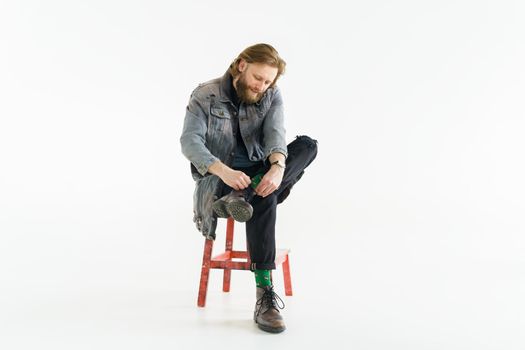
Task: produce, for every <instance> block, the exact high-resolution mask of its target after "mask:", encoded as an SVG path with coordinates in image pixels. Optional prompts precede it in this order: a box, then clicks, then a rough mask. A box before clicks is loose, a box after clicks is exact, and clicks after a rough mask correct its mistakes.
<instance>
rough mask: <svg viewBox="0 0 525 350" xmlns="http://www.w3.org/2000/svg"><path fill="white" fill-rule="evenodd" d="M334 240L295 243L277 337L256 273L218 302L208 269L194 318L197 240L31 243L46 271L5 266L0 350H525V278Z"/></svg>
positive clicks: (515, 271) (507, 268) (508, 266)
mask: <svg viewBox="0 0 525 350" xmlns="http://www.w3.org/2000/svg"><path fill="white" fill-rule="evenodd" d="M195 234H197V233H195ZM336 237H337V235H330V236H327V237H325V238H330V240H331V241H334V238H336ZM359 237H360V238H359ZM385 237H386V236H383V239H385ZM135 238H136V237H135ZM337 238H338V239H339V241H338V242H339V243H340V244H339V245H337V244H334V245H332V244H331V243H329V242H328V241H326V242H325V241H324V239H323V238H322V237H321V238H319V237H318V238H313V236H311V237H310V240H309V241H305V240H297V236H296V237H295V243H294V245H293V249H292V253H291V268H292V278H293V287H294V293H295V294H294V296H292V297H285V296H284V290H283V284H282V274H281V271H280V270H277V272H276V273H275V276H274V279H275V281H276V290H277V292H278V294H280V295H281V297H282V298H283V300H284V301H285V303H286V307H285V309H284V310H283V315H284V317H285V321H286V323H287V327H288V329H287V330H286V331H285V332H284V333H282V334H279V335H273V334H267V333H264V332H262V331H259V330H258V329H257V328H256V326H255V325H254V323H253V321H252V310H253V306H254V293H255V291H254V281H253V276H252V275H251V273H249V272H245V271H234V272H233V275H232V286H231V292H230V293H223V292H222V291H221V286H220V283H221V273H220V271H218V270H213V271H212V274H211V279H210V288H209V294H208V300H207V305H206V307H205V308H198V307H197V305H196V300H197V288H198V279H199V273H200V271H199V266H200V259H201V243H202V241H201V239H200V237H198V236H192V235H188V236H187V237H186V238H185V239H183V241H184V242H185V244H187V249H182V250H179V251H177V245H176V244H175V243H176V239H175V238H173V239H171V240H169V241H168V242H167V243H168V244H166V245H165V246H156V245H157V243H146V242H144V244H143V245H140V246H139V245H138V246H135V247H133V248H131V245H130V246H127V248H126V247H124V248H126V249H127V251H126V254H128V255H125V254H123V253H119V254H118V256H116V257H115V256H113V257H110V256H109V255H107V256H106V255H104V249H101V248H100V247H98V248H97V250H94V249H93V247H91V246H90V245H89V244H87V243H86V244H85V246H84V250H83V251H84V253H82V254H74V249H73V251H69V252H67V251H66V250H64V247H65V246H64V245H62V246H61V248H56V250H53V249H54V248H53V245H52V244H48V245H46V246H44V248H45V249H44V251H45V252H43V251H42V250H41V249H38V245H37V244H35V245H33V246H32V245H31V244H27V243H26V247H27V248H29V249H34V250H33V251H32V252H31V251H29V252H26V253H33V255H34V254H37V251H40V256H41V257H42V256H43V255H46V258H45V259H42V260H40V263H39V261H37V260H38V259H36V258H33V260H32V261H26V262H25V263H24V261H23V260H22V259H20V260H16V258H15V257H14V256H11V259H10V260H11V264H13V263H14V265H11V266H10V268H8V269H5V268H6V265H4V266H3V269H5V270H4V271H5V272H6V273H5V274H4V276H5V277H6V278H5V279H4V283H3V285H2V290H1V294H0V296H1V299H0V307H1V310H2V312H1V313H0V331H1V336H0V348H2V349H115V348H125V349H174V348H176V349H194V348H203V349H204V348H213V347H218V348H231V349H246V348H254V349H259V348H260V349H267V348H268V347H274V348H275V346H277V347H278V348H282V347H284V346H294V348H296V347H298V348H319V347H324V348H340V347H341V346H342V345H341V344H344V348H347V349H414V350H416V349H417V350H419V349H447V350H449V349H506V350H507V349H523V348H524V347H525V341H524V339H523V336H522V330H523V329H524V326H525V321H524V318H523V315H524V311H525V308H524V303H523V301H522V296H523V295H524V292H525V282H524V279H523V272H524V270H523V268H522V267H521V266H519V265H517V264H515V263H512V262H505V261H503V260H500V261H483V260H476V259H473V258H472V257H470V258H469V257H459V256H456V257H453V256H451V255H449V256H448V258H447V259H435V258H434V256H433V255H432V254H430V255H428V254H426V253H425V252H424V251H421V252H419V253H415V254H412V256H407V254H406V253H407V246H406V244H407V242H404V243H399V244H398V245H397V246H396V245H393V246H392V245H391V246H388V245H385V244H378V242H375V241H374V236H373V235H368V236H360V235H359V233H358V232H355V233H354V234H353V235H350V236H346V237H345V236H344V235H339V236H338V237H337ZM405 238H406V237H405ZM396 239H399V237H397V238H396ZM152 242H156V240H155V237H152ZM217 242H218V243H217V244H218V245H222V244H221V243H219V239H218V241H217ZM11 243H13V242H11ZM41 243H42V242H41ZM31 247H32V248H31ZM325 247H326V248H325ZM70 248H72V247H70ZM106 248H107V249H108V251H109V250H110V248H112V247H111V244H110V246H109V247H106ZM155 248H156V249H157V250H158V254H153V253H152V252H153V250H154V249H155ZM217 249H218V248H217ZM369 249H375V251H370V250H369ZM436 249H438V250H439V247H437V248H436ZM170 251H172V253H170ZM174 251H177V253H176V254H174V253H173V252H174ZM96 252H98V254H99V255H96V254H94V253H96ZM449 252H450V251H449ZM132 253H134V254H136V255H135V256H134V257H133V256H132ZM399 253H402V254H399ZM427 253H428V252H427ZM30 255H31V254H28V255H25V256H26V257H29V256H30ZM37 255H38V254H37ZM4 257H5V256H4ZM65 259H69V262H66V261H65ZM122 259H123V260H122ZM176 266H179V267H178V268H177V267H176Z"/></svg>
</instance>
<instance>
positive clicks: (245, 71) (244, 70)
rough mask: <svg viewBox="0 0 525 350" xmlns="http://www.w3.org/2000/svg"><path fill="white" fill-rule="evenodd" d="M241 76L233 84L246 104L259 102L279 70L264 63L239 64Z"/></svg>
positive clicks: (242, 62) (244, 62)
mask: <svg viewBox="0 0 525 350" xmlns="http://www.w3.org/2000/svg"><path fill="white" fill-rule="evenodd" d="M239 71H240V72H241V74H239V75H238V76H237V77H236V78H235V80H234V81H233V84H234V86H235V89H236V90H237V95H238V96H239V99H240V100H241V101H243V102H244V103H248V104H252V103H255V102H258V101H259V100H260V99H261V98H262V97H263V95H264V92H265V91H266V90H267V89H268V88H269V87H270V85H271V84H272V83H273V81H274V80H275V78H276V77H277V71H278V70H277V68H276V67H272V66H269V65H267V64H263V63H247V62H246V61H241V62H240V63H239Z"/></svg>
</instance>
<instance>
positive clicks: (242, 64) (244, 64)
mask: <svg viewBox="0 0 525 350" xmlns="http://www.w3.org/2000/svg"><path fill="white" fill-rule="evenodd" d="M246 67H248V62H246V61H245V60H243V59H242V58H241V60H240V61H239V66H238V69H239V72H241V73H242V72H244V71H245V70H246Z"/></svg>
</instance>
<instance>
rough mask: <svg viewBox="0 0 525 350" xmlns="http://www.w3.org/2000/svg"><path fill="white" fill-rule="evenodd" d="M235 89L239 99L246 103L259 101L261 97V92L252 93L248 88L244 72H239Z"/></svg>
mask: <svg viewBox="0 0 525 350" xmlns="http://www.w3.org/2000/svg"><path fill="white" fill-rule="evenodd" d="M236 90H237V96H238V97H239V100H241V101H242V102H244V103H246V104H254V103H256V102H259V101H260V100H261V98H262V97H263V93H254V92H253V91H252V90H250V87H249V86H248V83H247V82H246V79H245V75H244V73H241V75H240V76H239V79H238V80H237V86H236Z"/></svg>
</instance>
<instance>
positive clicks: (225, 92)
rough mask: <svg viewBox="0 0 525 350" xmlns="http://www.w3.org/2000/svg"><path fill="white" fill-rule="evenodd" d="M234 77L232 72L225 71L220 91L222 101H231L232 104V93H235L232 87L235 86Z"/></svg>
mask: <svg viewBox="0 0 525 350" xmlns="http://www.w3.org/2000/svg"><path fill="white" fill-rule="evenodd" d="M232 79H233V77H232V75H231V74H230V72H228V71H226V73H224V75H223V76H222V78H221V80H220V88H219V92H220V101H221V102H230V103H231V104H233V101H232V98H231V96H232V93H234V91H232V88H233V85H232Z"/></svg>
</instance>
